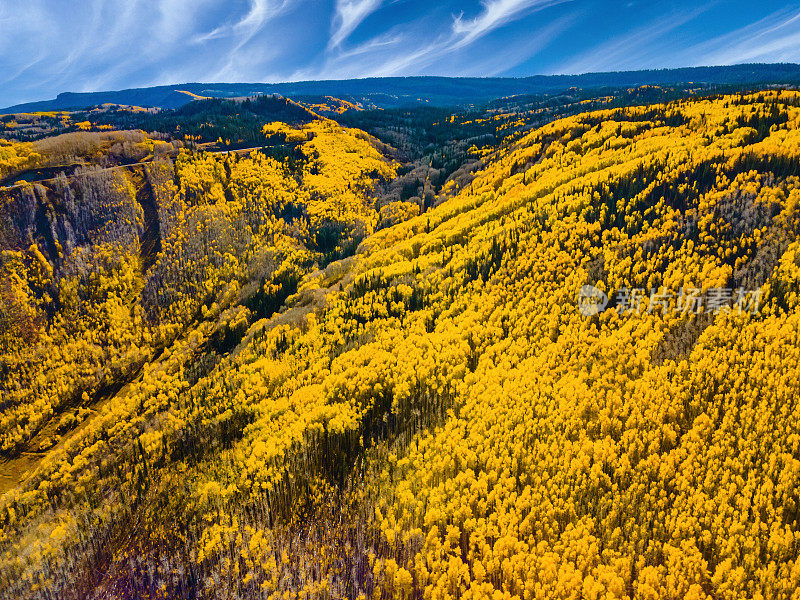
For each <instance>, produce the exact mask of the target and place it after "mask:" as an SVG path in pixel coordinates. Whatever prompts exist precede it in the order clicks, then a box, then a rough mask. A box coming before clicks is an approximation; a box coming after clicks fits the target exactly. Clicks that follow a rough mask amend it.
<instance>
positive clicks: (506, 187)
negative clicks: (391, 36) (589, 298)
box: [0, 92, 800, 599]
mask: <svg viewBox="0 0 800 600" xmlns="http://www.w3.org/2000/svg"><path fill="white" fill-rule="evenodd" d="M314 127H321V126H317V125H314ZM331 127H333V126H332V125H331ZM274 128H279V126H278V125H275V126H274ZM275 130H276V129H272V128H270V129H268V131H269V132H271V131H275ZM283 131H284V135H286V136H287V139H288V138H289V137H299V138H302V142H301V143H302V144H306V143H310V142H311V141H313V140H314V139H317V138H315V137H312V138H311V139H308V136H307V135H306V134H305V133H303V131H302V129H301V130H285V129H284V130H283ZM336 131H337V132H338V130H336ZM340 134H341V132H339V133H337V134H336V135H334V136H333V137H330V138H328V139H329V140H330V141H331V145H330V146H324V145H321V144H322V142H323V140H322V139H319V140H318V145H317V146H316V148H315V150H316V155H318V161H319V162H317V163H316V164H315V166H314V167H307V168H304V169H303V177H302V178H301V180H300V184H301V185H302V186H311V188H310V189H312V190H314V191H316V196H315V194H314V193H311V194H310V198H311V200H310V202H309V205H308V207H307V208H306V210H307V213H308V215H309V216H313V215H328V218H329V221H326V222H338V221H336V219H335V218H333V219H332V221H331V220H330V219H331V214H330V213H331V212H333V213H335V212H336V210H337V205H336V204H330V203H325V202H322V203H320V204H317V205H312V204H313V200H314V198H317V197H318V196H322V197H336V196H337V195H340V194H346V193H347V192H346V190H350V191H352V190H353V187H352V186H350V185H348V180H349V179H351V178H352V176H350V175H343V173H353V172H358V173H361V174H362V175H366V176H367V179H368V180H371V179H373V176H371V175H369V174H370V173H371V169H373V168H378V166H379V165H381V164H383V163H382V162H381V161H380V160H379V159H378V157H376V156H375V155H374V154H372V153H371V152H370V151H369V150H368V149H367V148H365V147H364V146H361V145H358V148H360V150H359V151H357V152H353V151H352V146H347V145H345V146H341V145H340V143H342V139H343V138H342V137H340ZM345 134H347V135H350V136H352V138H353V139H355V140H362V141H365V142H366V141H368V140H369V139H368V138H366V136H365V135H364V134H362V133H358V132H352V131H351V132H349V133H348V132H345ZM349 143H350V144H354V143H355V142H353V141H352V139H351V141H350V142H349ZM301 148H303V146H301ZM326 148H327V151H326ZM348 148H350V150H349V151H348ZM305 149H306V150H308V152H307V153H304V155H305V156H306V157H314V156H315V153H314V152H311V151H310V149H309V148H308V147H305ZM326 159H327V160H326ZM253 160H254V161H255V160H256V159H253ZM181 161H183V162H180V161H179V166H181V165H183V168H184V169H185V170H186V174H185V175H183V176H182V177H181V178H180V181H181V182H183V183H182V184H181V187H180V188H179V189H178V190H175V191H174V193H175V195H174V201H175V202H182V203H188V205H189V206H198V207H203V211H204V214H205V215H206V216H207V219H206V220H205V221H202V222H198V224H197V227H196V228H194V229H191V228H185V229H183V230H182V232H183V234H184V235H188V236H189V238H187V239H184V238H182V237H181V236H177V237H176V238H175V242H174V243H175V247H177V246H178V245H179V243H178V242H180V243H187V244H188V243H191V242H193V241H194V242H197V241H198V240H203V242H204V243H206V244H208V245H210V246H212V247H213V246H214V245H215V244H216V243H217V241H218V240H220V243H222V241H223V240H224V238H223V237H222V236H214V235H208V234H207V231H208V227H210V226H211V225H213V223H214V222H215V221H214V219H215V217H214V215H215V214H216V211H220V213H221V214H220V218H221V217H222V216H224V215H225V214H227V211H231V210H240V209H239V208H238V207H239V206H240V205H239V202H241V203H242V207H246V206H248V202H251V201H253V199H258V201H254V204H255V206H256V207H258V206H262V201H263V200H265V199H268V198H271V197H272V195H271V194H272V192H271V190H268V189H265V188H264V187H263V186H262V185H261V184H260V183H259V182H260V181H263V177H261V175H260V173H259V169H261V168H265V167H266V165H260V164H258V163H254V164H248V163H245V165H246V166H247V167H248V168H247V171H246V173H245V174H243V175H246V176H242V177H233V178H232V177H231V175H229V174H227V173H226V167H225V165H224V163H221V162H217V161H216V160H214V159H212V158H210V157H208V156H203V155H197V156H194V157H184V158H182V159H181ZM245 165H243V166H245ZM337 165H340V166H337ZM273 166H274V165H273ZM362 166H363V167H364V168H361V167H362ZM189 167H192V168H191V169H190V168H189ZM227 168H230V169H231V172H233V169H234V168H235V165H228V167H227ZM386 168H387V169H388V167H386ZM276 177H277V174H276V175H275V177H273V178H272V179H270V181H271V182H273V183H272V185H273V186H274V188H275V190H276V191H278V192H280V193H281V194H284V195H282V196H281V198H285V199H286V200H287V203H288V202H289V201H288V199H289V198H290V197H291V195H292V194H296V193H298V190H297V188H294V187H286V188H283V187H281V186H280V185H278V184H277V180H276ZM368 183H369V181H363V186H362V187H361V189H360V190H359V191H360V192H366V193H368V185H367V184H368ZM282 185H286V186H291V185H292V184H291V182H286V183H285V184H282ZM248 186H252V187H248ZM455 186H456V183H455V182H452V181H451V183H450V184H449V187H450V189H449V190H448V191H449V193H450V197H449V199H447V200H446V201H444V202H443V203H442V204H441V205H439V206H437V207H435V208H433V209H431V210H429V211H427V212H426V213H424V214H421V215H419V216H416V217H413V218H410V219H407V220H405V221H402V222H400V223H398V224H396V225H394V226H391V227H388V228H385V229H382V230H379V231H377V232H372V231H370V230H369V227H367V228H366V229H367V233H369V234H370V235H368V236H366V237H365V238H364V239H363V241H361V243H360V245H359V246H358V250H357V251H356V253H355V255H354V256H352V257H349V258H344V259H341V260H334V261H332V262H330V264H328V265H327V267H326V268H324V269H319V270H313V271H312V272H310V273H307V274H304V275H303V278H302V280H301V281H300V282H299V285H298V287H297V291H296V293H293V294H292V295H290V296H288V297H286V298H285V307H284V308H283V309H282V310H281V311H279V312H278V313H276V314H273V313H272V312H271V311H267V312H265V313H264V314H263V318H259V319H256V320H251V321H248V319H247V317H246V316H244V317H243V316H242V315H243V314H244V312H243V309H244V308H247V306H246V304H245V303H244V301H243V300H240V298H242V297H241V296H237V295H236V293H235V291H234V292H231V293H230V294H228V293H227V292H225V293H224V295H225V297H226V298H227V300H226V301H225V303H224V304H223V302H221V301H220V302H219V303H218V304H217V306H216V308H213V306H208V304H210V301H211V298H208V300H206V302H205V304H204V307H203V308H200V307H199V304H200V303H202V302H200V301H199V300H198V299H197V296H192V295H191V294H187V297H186V300H185V301H186V302H195V303H197V304H196V305H192V306H196V307H197V311H199V312H200V314H201V315H202V316H203V317H205V320H200V319H199V318H198V321H197V322H196V323H194V325H196V326H194V327H193V326H192V325H193V323H192V321H191V319H188V320H187V323H188V327H187V329H186V333H185V335H182V336H181V337H179V338H178V339H176V340H175V342H174V343H173V344H172V345H170V346H169V347H168V348H167V349H166V350H165V351H164V353H163V354H162V355H160V356H158V357H156V358H154V359H152V360H151V361H150V362H149V363H148V364H146V365H145V366H144V367H143V370H142V374H141V376H140V378H138V379H135V380H133V381H132V383H131V385H130V386H129V388H128V389H126V390H125V391H124V393H120V394H118V395H117V396H115V397H114V398H113V400H112V401H111V402H110V403H109V405H108V406H107V407H106V408H105V409H104V410H103V412H102V413H101V414H100V415H99V417H98V418H96V419H94V420H93V421H92V422H91V423H90V424H89V425H88V426H87V427H85V428H84V429H83V430H81V431H79V432H78V433H77V434H76V435H74V436H73V437H71V438H70V440H69V441H68V443H67V444H65V445H64V446H63V447H61V448H58V449H57V451H55V452H53V453H51V454H50V455H48V457H47V459H46V460H44V461H43V463H42V466H41V467H40V468H39V469H38V471H36V472H35V473H33V474H31V476H30V477H29V479H27V481H26V482H25V483H24V485H21V486H19V487H17V488H15V489H13V490H12V491H10V492H9V493H7V494H6V495H4V496H3V498H2V505H3V509H4V510H2V511H0V520H2V523H3V536H2V539H0V543H2V550H3V556H2V566H3V568H2V569H1V570H0V571H1V572H2V573H3V575H2V577H1V578H0V586H2V589H3V590H4V591H5V592H6V593H7V594H8V595H9V596H13V595H15V594H16V595H20V594H22V593H23V592H24V593H27V594H28V596H29V597H35V596H36V595H40V596H41V597H48V595H56V596H58V597H65V598H66V597H75V598H80V597H91V596H92V595H94V596H95V597H137V596H138V597H163V598H167V597H207V598H218V597H263V596H272V597H277V596H278V595H280V594H282V593H286V594H288V595H290V596H294V595H297V594H299V593H300V592H301V591H302V592H303V594H308V595H311V596H314V597H351V598H355V597H359V596H362V595H363V596H372V597H373V598H380V597H384V598H396V597H401V598H412V597H413V598H423V597H425V598H450V597H453V598H456V597H464V598H473V597H487V596H496V597H507V598H576V597H587V598H600V597H605V598H683V597H689V598H730V599H733V598H741V597H752V598H755V597H767V598H792V597H793V595H796V590H797V589H798V587H799V584H800V570H798V569H799V567H798V566H797V565H798V564H799V563H798V556H799V554H800V553H799V550H800V523H799V522H798V518H799V517H798V507H800V504H799V503H800V497H798V491H797V490H798V483H800V481H798V480H800V436H798V433H797V432H798V431H800V422H798V420H799V419H800V416H799V415H800V413H798V411H797V405H796V402H797V398H798V397H800V377H798V367H797V365H798V358H800V333H798V332H800V311H799V310H798V296H797V284H798V282H800V243H799V242H798V238H797V236H798V233H799V232H800V203H799V201H800V95H798V94H796V93H791V92H764V93H761V94H758V95H752V96H723V97H715V98H711V99H705V100H698V101H690V102H676V103H671V104H668V105H655V106H649V107H638V108H629V109H617V110H609V111H598V112H592V113H586V114H581V115H578V116H575V117H570V118H567V119H562V120H558V121H556V122H553V123H551V124H549V125H546V126H544V127H541V128H538V129H536V130H534V131H532V132H530V133H528V134H527V135H525V136H524V137H523V138H521V139H519V140H516V141H514V142H511V143H509V144H506V145H505V146H503V147H501V148H500V149H499V150H497V151H496V152H495V153H494V154H492V155H490V156H487V157H485V158H484V159H483V163H482V166H481V168H480V169H478V170H477V171H476V173H475V177H474V178H473V179H472V180H471V182H469V183H468V184H467V185H466V186H465V187H464V188H463V189H460V190H459V189H453V188H455ZM237 190H238V193H239V194H240V195H235V196H234V201H233V203H231V200H229V199H228V198H227V196H226V194H228V193H234V192H237ZM361 197H362V196H361V195H359V194H357V193H355V192H354V194H353V195H352V196H348V198H350V199H351V200H352V201H353V202H354V203H355V199H356V198H361ZM229 204H230V206H229ZM242 214H243V215H246V216H247V217H248V219H249V221H248V222H249V223H250V227H252V228H253V231H256V230H258V231H260V227H261V223H262V221H260V220H259V219H260V218H261V217H260V215H261V214H263V213H259V212H257V211H256V212H247V211H244V212H243V213H242ZM361 214H362V215H365V216H364V219H366V220H369V219H370V218H374V216H371V213H370V212H368V211H366V210H365V212H363V213H361ZM332 216H333V217H335V216H336V215H335V214H334V215H332ZM266 222H268V223H273V221H272V220H270V219H267V220H266ZM203 223H205V225H203ZM162 231H163V229H162ZM344 231H347V230H344ZM262 249H268V246H265V247H264V248H260V247H259V245H258V243H256V245H255V246H252V247H248V248H247V249H246V250H244V251H241V250H240V251H238V256H241V257H243V258H245V257H246V260H250V259H251V258H253V257H256V256H259V255H260V252H261V251H262ZM166 252H167V250H166V249H162V256H166V254H165V253H166ZM176 252H177V250H176ZM221 255H222V256H224V252H223V253H221ZM162 260H163V259H162ZM228 260H232V259H228ZM224 264H225V261H222V263H221V264H220V265H215V266H216V267H217V268H219V269H220V271H219V274H220V277H222V273H223V271H222V269H223V266H224ZM235 264H240V263H235ZM246 264H248V263H246V262H245V263H243V264H241V268H242V269H244V267H245V265H246ZM156 265H158V261H157V262H156ZM237 275H238V272H237ZM228 276H229V277H230V275H228ZM201 281H202V279H201ZM215 281H217V280H216V279H215ZM232 281H233V280H232V279H231V282H232ZM273 284H275V282H274V281H267V282H264V288H269V287H270V285H273ZM587 284H591V285H592V286H595V287H596V288H597V289H599V290H600V291H602V292H604V293H606V294H607V295H608V297H609V298H610V303H609V304H608V306H607V307H603V308H604V310H599V311H598V312H597V314H594V315H589V316H584V315H583V314H582V313H581V312H580V311H579V310H578V309H579V305H578V294H579V290H580V289H581V288H582V286H584V285H587ZM214 285H216V283H215V284H214ZM212 288H213V286H212ZM694 288H697V289H698V292H697V294H695V295H694V296H693V297H698V298H700V299H702V301H703V302H704V303H705V305H706V306H707V307H710V308H711V310H707V311H700V312H699V313H695V311H694V305H692V304H689V301H688V297H689V291H690V289H694ZM220 289H224V288H220ZM651 289H652V290H655V293H656V294H659V293H660V294H661V296H655V298H656V299H658V298H662V299H664V301H665V302H666V306H664V305H659V304H657V303H656V304H655V305H654V306H653V310H647V309H648V308H649V301H650V297H651V293H650V292H651ZM633 290H637V292H634V291H633ZM638 290H642V291H641V294H642V295H643V299H642V310H635V309H636V307H637V300H636V298H637V293H638ZM679 290H680V291H682V292H683V294H679ZM719 290H723V292H720V291H719ZM725 290H727V291H725ZM734 290H740V292H741V293H738V292H737V293H735V292H734ZM720 293H722V294H727V296H726V297H725V298H724V300H725V302H721V303H719V304H717V308H719V309H720V310H718V311H717V310H714V304H712V302H716V301H719V300H721V299H722V296H721V295H720ZM670 294H671V295H670ZM759 295H760V298H759ZM679 298H680V299H681V302H682V305H681V306H678V305H677V302H678V299H679ZM756 298H759V300H758V307H757V309H756V305H755V302H756ZM167 306H170V305H167ZM178 309H180V310H183V307H182V305H181V304H180V303H179V304H178V305H177V307H176V308H175V310H178ZM675 309H678V310H675ZM248 310H249V309H248ZM197 311H194V310H187V311H186V314H187V315H192V314H196V312H197ZM217 311H222V312H217ZM225 311H228V312H227V314H226V316H224V317H223V316H222V314H223V313H224V312H225ZM209 314H212V315H213V316H212V317H211V318H208V317H207V315H209ZM216 315H220V316H219V318H217V316H216ZM243 322H244V323H245V327H246V332H244V331H242V330H241V325H242V323H243ZM226 328H227V329H226ZM225 331H239V333H238V334H236V335H233V336H232V338H231V339H230V340H228V341H225V338H226V336H227V334H225ZM220 332H222V333H221V334H220ZM214 347H216V348H217V350H218V351H219V352H218V353H216V354H214V355H213V362H212V363H211V364H209V365H208V368H206V369H196V368H195V365H198V364H203V361H204V360H207V357H208V356H212V352H211V350H212V349H213V348H214Z"/></svg>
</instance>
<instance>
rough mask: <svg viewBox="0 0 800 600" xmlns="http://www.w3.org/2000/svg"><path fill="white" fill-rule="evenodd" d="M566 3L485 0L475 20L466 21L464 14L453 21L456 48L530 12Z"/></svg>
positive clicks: (537, 0)
mask: <svg viewBox="0 0 800 600" xmlns="http://www.w3.org/2000/svg"><path fill="white" fill-rule="evenodd" d="M564 1H567V0H484V1H483V2H482V5H483V11H482V12H481V13H480V14H479V15H478V16H477V17H475V18H474V19H467V20H465V19H464V15H463V13H462V14H460V15H459V16H457V17H455V18H454V19H453V33H454V34H455V36H456V38H457V39H456V41H455V43H454V46H455V47H459V48H460V47H463V46H467V45H469V44H471V43H472V42H474V41H475V40H477V39H478V38H480V37H482V36H484V35H486V34H487V33H489V32H491V31H492V30H494V29H497V28H498V27H501V26H502V25H505V24H506V23H508V22H510V21H513V20H515V19H518V18H519V17H521V16H523V15H524V14H527V13H528V12H530V11H533V10H542V9H544V8H547V7H548V6H553V5H555V4H560V3H561V2H564Z"/></svg>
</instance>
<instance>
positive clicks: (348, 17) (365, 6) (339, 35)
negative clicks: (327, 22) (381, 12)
mask: <svg viewBox="0 0 800 600" xmlns="http://www.w3.org/2000/svg"><path fill="white" fill-rule="evenodd" d="M380 5H381V0H336V14H335V15H334V17H333V29H332V31H331V38H330V40H329V41H328V49H331V48H336V47H338V46H339V45H340V44H341V43H342V42H343V41H344V40H346V39H347V37H348V36H349V35H350V34H351V33H353V32H354V31H355V29H356V27H358V26H359V25H360V24H361V22H362V21H363V20H364V19H366V18H367V17H368V16H369V15H371V14H372V13H374V12H375V11H376V10H378V8H380Z"/></svg>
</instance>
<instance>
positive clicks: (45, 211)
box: [0, 162, 172, 274]
mask: <svg viewBox="0 0 800 600" xmlns="http://www.w3.org/2000/svg"><path fill="white" fill-rule="evenodd" d="M171 179H172V165H171V163H169V162H164V163H154V164H152V165H136V166H131V167H116V168H110V169H87V170H83V171H81V172H78V173H76V174H75V175H74V176H72V177H66V176H64V175H63V174H62V175H59V176H56V177H55V178H52V179H48V180H44V181H41V182H36V183H32V184H27V185H18V186H14V187H10V188H7V189H5V190H2V191H0V206H2V210H3V212H4V213H5V214H6V218H5V219H4V220H3V222H2V224H0V249H2V250H12V251H13V250H17V251H24V250H27V249H28V248H30V246H31V245H32V244H35V245H36V246H37V247H38V249H39V251H40V252H41V253H42V254H43V255H44V256H45V258H46V259H47V260H48V262H49V263H50V264H51V265H52V266H53V268H54V270H55V272H56V274H58V273H59V272H60V270H61V269H63V267H64V265H65V264H66V263H65V261H66V259H67V258H68V257H69V256H71V255H72V254H73V252H74V251H75V249H76V248H77V247H80V246H86V245H92V244H98V243H115V244H122V245H124V246H125V247H127V248H129V249H131V250H134V249H136V250H137V251H138V252H140V254H141V259H142V263H143V270H146V269H147V268H149V267H150V266H152V264H153V263H154V262H155V256H156V254H157V253H158V251H159V250H160V247H161V239H160V232H161V229H162V227H163V226H167V225H166V224H164V225H162V222H161V221H162V219H167V218H168V216H167V213H168V212H169V211H168V207H166V206H165V203H166V202H167V199H168V198H170V191H169V190H167V189H166V188H165V187H164V186H165V185H166V184H168V183H170V182H171ZM137 247H138V248H137Z"/></svg>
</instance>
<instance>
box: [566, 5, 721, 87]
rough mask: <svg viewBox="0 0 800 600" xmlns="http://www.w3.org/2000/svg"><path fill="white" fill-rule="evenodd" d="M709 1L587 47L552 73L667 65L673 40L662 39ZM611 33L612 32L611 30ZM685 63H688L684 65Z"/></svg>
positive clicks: (671, 56) (672, 57)
mask: <svg viewBox="0 0 800 600" xmlns="http://www.w3.org/2000/svg"><path fill="white" fill-rule="evenodd" d="M709 6H710V5H708V4H706V5H703V6H700V7H697V8H695V9H694V10H685V11H681V12H672V13H669V14H667V15H663V16H661V17H660V18H658V19H656V20H654V21H652V22H650V23H648V24H646V25H644V26H641V27H638V28H636V29H634V30H633V31H630V32H628V33H625V34H623V35H617V36H615V37H612V38H611V39H609V40H608V41H606V42H603V43H602V44H599V45H597V46H594V47H592V48H590V49H589V50H587V51H584V52H583V53H581V54H580V55H579V56H577V57H576V58H572V59H570V60H568V61H565V62H563V63H561V64H560V65H557V66H556V67H555V68H553V69H551V72H553V73H564V74H573V73H587V72H600V71H623V70H627V69H638V68H647V67H644V66H643V65H647V66H648V67H652V68H659V67H664V66H668V65H667V64H665V63H672V62H674V60H675V56H674V44H673V45H670V46H667V47H665V46H664V45H663V44H662V43H661V42H663V41H664V39H665V37H666V35H667V34H669V33H673V32H674V31H675V30H676V29H678V28H680V27H682V26H683V25H685V24H687V23H688V22H689V21H692V20H693V19H695V18H697V17H698V16H699V15H700V14H701V13H703V12H705V11H706V10H708V8H709ZM609 33H612V32H609ZM681 66H685V65H681Z"/></svg>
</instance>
